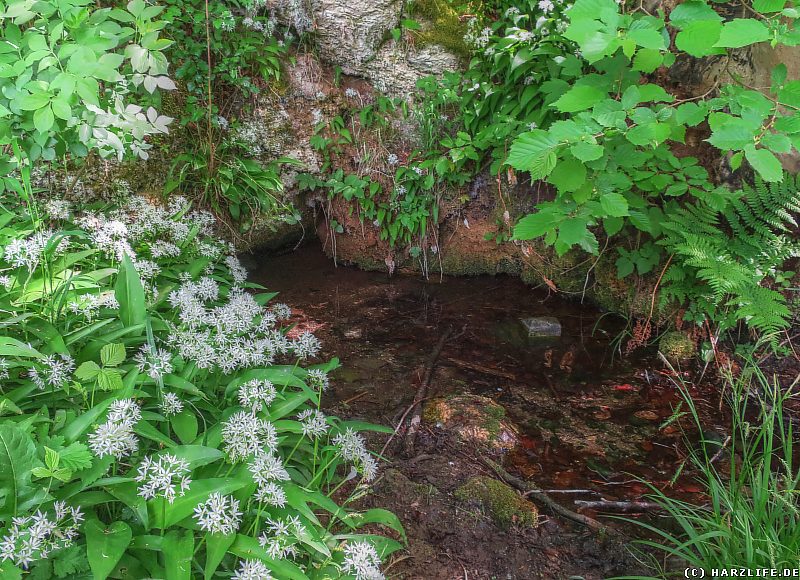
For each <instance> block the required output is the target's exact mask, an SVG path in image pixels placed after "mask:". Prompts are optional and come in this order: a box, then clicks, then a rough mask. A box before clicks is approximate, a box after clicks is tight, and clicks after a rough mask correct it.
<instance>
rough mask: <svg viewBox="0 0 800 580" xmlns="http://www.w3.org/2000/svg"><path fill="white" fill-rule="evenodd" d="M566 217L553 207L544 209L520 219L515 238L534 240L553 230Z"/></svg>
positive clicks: (515, 229) (515, 230)
mask: <svg viewBox="0 0 800 580" xmlns="http://www.w3.org/2000/svg"><path fill="white" fill-rule="evenodd" d="M563 219H564V216H563V214H560V213H556V212H555V211H554V210H552V209H542V210H539V211H537V212H536V213H531V214H528V215H526V216H525V217H523V218H522V219H520V220H519V222H518V223H517V225H516V226H515V227H514V239H515V240H532V239H534V238H538V237H540V236H543V235H544V234H546V233H547V232H549V231H551V230H553V229H554V228H555V227H556V226H557V225H558V223H559V222H560V221H561V220H563Z"/></svg>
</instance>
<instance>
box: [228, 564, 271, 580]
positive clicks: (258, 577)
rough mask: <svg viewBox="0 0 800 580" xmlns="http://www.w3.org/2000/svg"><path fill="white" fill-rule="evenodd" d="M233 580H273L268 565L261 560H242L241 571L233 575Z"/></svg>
mask: <svg viewBox="0 0 800 580" xmlns="http://www.w3.org/2000/svg"><path fill="white" fill-rule="evenodd" d="M231 578H232V579H233V580H273V576H272V574H271V573H270V571H269V568H267V566H266V564H264V562H262V561H261V560H242V562H241V564H240V566H239V569H238V570H237V571H236V572H234V573H233V576H232V577H231Z"/></svg>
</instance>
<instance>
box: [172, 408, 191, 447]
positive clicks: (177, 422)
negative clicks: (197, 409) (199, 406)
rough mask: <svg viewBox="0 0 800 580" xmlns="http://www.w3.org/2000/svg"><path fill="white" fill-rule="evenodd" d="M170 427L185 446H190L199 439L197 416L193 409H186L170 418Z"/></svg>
mask: <svg viewBox="0 0 800 580" xmlns="http://www.w3.org/2000/svg"><path fill="white" fill-rule="evenodd" d="M170 425H172V430H173V431H175V434H176V435H177V436H178V439H180V440H181V443H183V444H184V445H188V444H189V443H191V442H192V441H194V440H195V439H196V438H197V416H196V415H195V414H194V412H192V410H191V409H184V410H183V411H181V412H180V413H178V414H177V415H175V416H174V417H172V418H170Z"/></svg>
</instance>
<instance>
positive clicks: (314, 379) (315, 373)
mask: <svg viewBox="0 0 800 580" xmlns="http://www.w3.org/2000/svg"><path fill="white" fill-rule="evenodd" d="M306 382H307V383H308V386H309V387H311V388H312V389H317V390H319V391H323V392H324V391H327V390H328V387H329V386H330V384H331V380H330V379H329V378H328V373H326V372H325V371H323V370H321V369H311V370H309V371H308V375H306Z"/></svg>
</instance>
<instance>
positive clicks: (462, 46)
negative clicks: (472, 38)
mask: <svg viewBox="0 0 800 580" xmlns="http://www.w3.org/2000/svg"><path fill="white" fill-rule="evenodd" d="M408 13H409V15H410V16H412V17H418V18H421V19H424V20H426V21H428V22H429V23H430V25H429V26H424V27H423V29H422V30H420V31H418V32H416V33H415V36H416V39H417V45H418V46H420V47H423V46H430V45H438V46H442V47H444V48H446V49H447V50H449V51H450V52H452V53H453V54H455V55H457V56H460V57H461V58H463V59H465V60H466V59H468V58H469V57H470V50H469V47H468V46H467V43H465V42H464V34H466V32H467V26H466V24H465V23H463V22H461V20H460V19H459V17H458V16H459V14H458V12H457V11H456V10H455V9H454V8H453V7H452V6H451V5H450V3H449V2H448V1H447V0H414V1H413V2H412V3H411V5H410V6H409V10H408Z"/></svg>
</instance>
